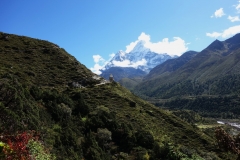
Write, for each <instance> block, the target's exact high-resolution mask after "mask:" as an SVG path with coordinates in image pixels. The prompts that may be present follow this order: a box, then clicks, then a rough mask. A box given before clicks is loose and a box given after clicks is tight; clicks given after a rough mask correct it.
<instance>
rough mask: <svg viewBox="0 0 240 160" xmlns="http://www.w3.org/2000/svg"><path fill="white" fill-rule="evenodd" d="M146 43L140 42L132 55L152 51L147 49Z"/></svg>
mask: <svg viewBox="0 0 240 160" xmlns="http://www.w3.org/2000/svg"><path fill="white" fill-rule="evenodd" d="M145 44H146V42H145V41H143V40H141V41H139V42H138V43H137V44H136V46H135V47H134V48H133V50H132V51H131V52H130V53H136V52H138V53H141V52H145V53H146V52H149V51H150V49H149V48H146V47H145Z"/></svg>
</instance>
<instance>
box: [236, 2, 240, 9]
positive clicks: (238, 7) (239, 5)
mask: <svg viewBox="0 0 240 160" xmlns="http://www.w3.org/2000/svg"><path fill="white" fill-rule="evenodd" d="M236 10H237V11H240V1H238V4H237V5H236Z"/></svg>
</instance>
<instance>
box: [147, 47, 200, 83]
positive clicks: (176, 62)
mask: <svg viewBox="0 0 240 160" xmlns="http://www.w3.org/2000/svg"><path fill="white" fill-rule="evenodd" d="M197 53H198V52H195V51H188V52H185V53H184V54H182V55H181V56H180V57H178V58H174V59H169V60H167V61H165V62H163V63H162V64H160V65H157V66H156V67H154V68H153V69H152V70H151V71H150V72H149V73H148V74H147V75H146V76H145V77H144V80H147V79H151V78H156V77H157V76H158V75H161V74H164V73H166V74H169V73H171V72H174V71H176V70H177V69H179V68H180V67H182V66H183V65H184V64H185V63H187V62H188V61H189V60H191V59H192V58H193V57H194V56H195V55H196V54H197Z"/></svg>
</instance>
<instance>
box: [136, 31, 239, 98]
mask: <svg viewBox="0 0 240 160" xmlns="http://www.w3.org/2000/svg"><path fill="white" fill-rule="evenodd" d="M239 53H240V34H237V35H235V36H233V37H232V38H229V39H227V40H225V41H219V40H215V41H214V42H213V43H211V44H210V45H209V46H208V47H207V48H206V49H204V50H202V51H201V52H199V53H198V54H196V55H195V56H193V57H192V58H191V59H190V60H189V61H187V62H186V63H182V64H183V65H180V66H179V67H176V69H175V70H174V69H172V70H171V71H170V70H169V69H170V68H171V67H170V68H168V67H166V66H168V65H171V62H173V60H172V61H168V62H166V64H164V65H162V66H161V65H160V66H157V67H156V68H154V69H153V70H152V71H151V72H150V74H149V75H148V76H146V78H145V81H143V82H142V83H140V84H139V85H138V86H137V87H136V90H135V91H136V92H138V93H139V94H143V95H147V96H150V97H162V98H163V97H165V98H169V97H175V96H187V95H224V94H237V92H238V91H239V89H240V86H239V85H238V82H239V78H240V70H239V68H240V61H239V60H240V57H239ZM174 63H175V64H176V65H177V64H178V62H177V61H176V62H174ZM164 67H165V68H164ZM166 71H167V72H166Z"/></svg>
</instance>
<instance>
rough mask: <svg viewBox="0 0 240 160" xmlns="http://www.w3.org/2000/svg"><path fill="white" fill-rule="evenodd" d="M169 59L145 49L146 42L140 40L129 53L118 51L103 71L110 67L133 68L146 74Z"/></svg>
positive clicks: (167, 56) (165, 55) (168, 56)
mask: <svg viewBox="0 0 240 160" xmlns="http://www.w3.org/2000/svg"><path fill="white" fill-rule="evenodd" d="M171 58H172V57H171V56H170V55H168V54H166V53H164V54H158V53H155V52H152V51H151V50H150V49H149V48H147V47H146V42H145V41H143V40H140V41H138V43H137V44H136V45H135V47H134V48H133V49H132V51H130V52H129V53H126V52H125V51H122V50H120V51H118V52H117V53H116V54H115V56H114V57H113V58H112V59H111V60H110V61H109V62H108V63H107V64H106V65H105V67H104V69H103V70H106V69H109V68H111V67H133V68H135V69H141V70H142V71H144V72H146V73H148V72H149V71H150V70H151V69H152V68H154V67H155V66H157V65H159V64H161V63H163V62H165V61H166V60H168V59H171ZM175 58H176V57H175Z"/></svg>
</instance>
